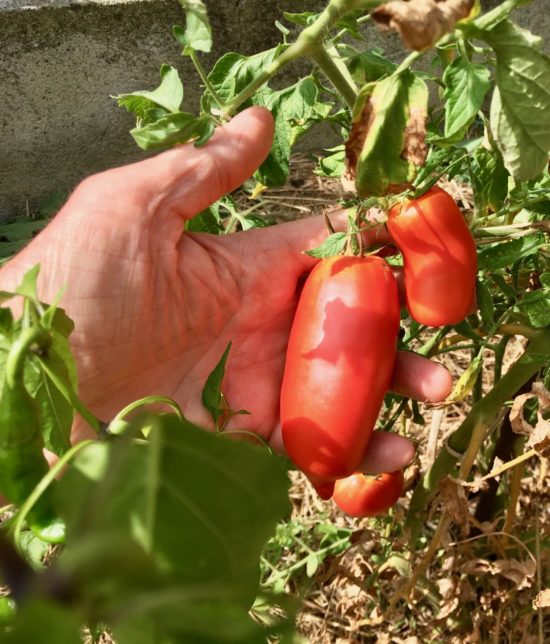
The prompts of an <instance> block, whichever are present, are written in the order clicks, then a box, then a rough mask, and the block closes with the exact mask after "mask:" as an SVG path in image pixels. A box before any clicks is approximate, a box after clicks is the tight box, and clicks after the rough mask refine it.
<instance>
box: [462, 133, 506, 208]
mask: <svg viewBox="0 0 550 644" xmlns="http://www.w3.org/2000/svg"><path fill="white" fill-rule="evenodd" d="M470 161H471V162H470V168H469V169H470V180H471V182H472V187H473V189H474V197H475V204H476V208H477V209H478V210H479V211H481V212H483V213H485V212H487V211H488V210H490V211H491V212H498V211H499V210H500V209H501V208H502V205H503V203H504V200H505V199H506V196H507V194H508V177H509V175H508V171H507V170H506V168H505V167H504V163H503V162H502V157H501V155H500V153H499V152H498V151H494V150H488V149H487V148H485V147H484V146H482V145H480V146H479V147H478V148H476V150H475V152H474V154H473V156H472V157H471V159H470Z"/></svg>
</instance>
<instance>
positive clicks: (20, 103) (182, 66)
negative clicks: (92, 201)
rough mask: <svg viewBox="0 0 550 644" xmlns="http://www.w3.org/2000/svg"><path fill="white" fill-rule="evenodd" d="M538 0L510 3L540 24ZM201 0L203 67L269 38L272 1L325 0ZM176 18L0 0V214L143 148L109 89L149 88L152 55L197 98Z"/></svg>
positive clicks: (386, 43) (141, 8) (146, 2)
mask: <svg viewBox="0 0 550 644" xmlns="http://www.w3.org/2000/svg"><path fill="white" fill-rule="evenodd" d="M546 2H547V0H535V2H534V3H533V4H532V5H531V6H530V7H529V8H528V9H527V10H525V11H524V12H523V13H518V18H520V22H522V23H523V24H525V25H526V26H529V27H530V28H531V29H532V30H533V31H534V32H535V33H539V34H544V33H545V31H547V30H548V28H549V27H550V15H549V14H548V12H545V10H544V8H543V5H544V3H546ZM206 4H207V6H208V9H209V14H210V17H211V21H212V25H213V30H214V38H215V51H214V52H213V53H212V55H211V56H207V57H204V63H205V65H206V67H208V66H209V65H210V64H212V63H213V62H214V61H215V60H216V58H217V57H219V55H220V54H221V53H223V52H226V51H240V52H242V53H244V54H249V53H253V52H257V51H261V50H263V49H266V48H268V47H269V46H273V45H274V44H276V43H277V42H279V40H280V33H279V32H278V31H277V29H276V28H275V26H274V22H275V20H276V19H277V18H279V17H280V16H281V13H282V11H293V12H299V11H304V10H308V9H309V10H312V9H315V8H320V7H322V6H324V4H325V2H324V0H206ZM493 4H496V2H494V1H492V0H486V2H485V5H486V6H488V5H489V6H490V5H493ZM177 23H179V24H183V23H184V18H183V13H182V10H181V8H180V6H179V4H178V2H177V0H95V1H93V0H0V43H1V47H0V96H1V97H2V102H1V105H2V108H1V110H0V154H1V156H0V219H2V218H5V217H7V216H11V215H13V214H17V213H21V212H24V210H25V206H26V203H27V202H28V203H29V205H30V207H31V210H32V209H33V208H34V207H36V206H37V204H39V203H40V202H41V200H43V199H44V198H45V197H47V196H48V195H50V194H52V193H54V192H56V191H59V190H62V191H69V190H70V189H72V187H74V185H75V184H76V183H77V182H78V181H79V180H80V179H81V178H83V177H84V176H87V175H88V174H90V173H92V172H96V171H99V170H101V169H104V168H107V167H111V166H114V165H120V164H122V163H126V162H129V161H131V160H134V159H138V158H140V157H142V155H143V154H144V153H143V152H141V151H140V150H139V149H138V148H137V147H136V146H135V144H134V142H133V140H132V139H131V137H130V135H129V134H128V130H129V129H130V128H131V127H132V126H133V118H132V117H131V116H130V115H128V114H127V113H126V112H124V111H123V110H121V109H119V108H118V107H116V104H115V102H114V101H113V100H112V99H111V98H110V95H111V94H118V93H122V92H128V91H133V90H136V89H145V88H153V87H155V86H156V84H157V83H158V71H159V67H160V64H161V63H163V62H166V63H169V64H171V65H174V66H176V67H178V69H179V70H180V74H181V76H182V79H183V81H184V85H185V89H186V100H185V103H186V105H185V107H186V108H187V109H191V110H193V109H195V108H196V104H197V98H198V96H199V95H200V89H199V86H198V82H197V76H196V74H195V72H194V70H193V69H192V67H191V66H190V65H189V64H188V61H187V60H186V59H184V58H182V57H181V56H180V48H179V45H178V44H177V43H176V42H175V41H174V40H173V39H172V37H171V28H172V25H174V24H177ZM368 34H369V39H371V41H372V42H373V44H377V45H382V46H383V47H384V48H385V50H386V53H387V54H388V55H390V56H391V57H393V58H394V59H399V58H400V57H401V56H402V54H403V52H402V49H401V46H400V44H399V40H398V39H397V37H396V36H394V35H390V36H381V35H380V34H378V32H377V31H376V30H374V29H372V28H371V29H370V30H369V31H368ZM296 71H297V70H296V69H294V70H289V72H288V73H290V74H292V73H296ZM284 80H285V79H283V81H284ZM328 142H329V141H328V139H327V133H326V131H323V130H317V132H314V133H313V135H312V136H310V137H309V139H308V140H307V141H306V145H307V146H309V147H319V146H321V145H323V144H325V143H328Z"/></svg>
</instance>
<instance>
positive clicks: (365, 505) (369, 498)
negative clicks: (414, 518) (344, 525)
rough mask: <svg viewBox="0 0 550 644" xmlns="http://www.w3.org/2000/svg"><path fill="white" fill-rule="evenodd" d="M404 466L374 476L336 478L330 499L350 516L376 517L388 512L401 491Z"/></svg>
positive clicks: (356, 475)
mask: <svg viewBox="0 0 550 644" xmlns="http://www.w3.org/2000/svg"><path fill="white" fill-rule="evenodd" d="M403 482H404V478H403V470H398V471H397V472H389V473H386V474H380V475H379V476H377V477H374V476H367V475H366V474H361V473H357V474H353V475H352V476H348V477H347V478H345V479H341V480H340V481H336V484H335V486H334V494H333V496H332V500H333V501H334V503H336V505H337V506H338V507H339V508H340V510H342V511H343V512H345V513H346V514H349V515H350V516H352V517H375V516H377V515H378V514H383V513H384V512H387V510H389V509H390V508H391V507H392V505H394V504H395V503H396V501H397V499H398V498H399V497H400V496H401V494H402V492H403Z"/></svg>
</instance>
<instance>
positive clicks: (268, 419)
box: [0, 108, 450, 471]
mask: <svg viewBox="0 0 550 644" xmlns="http://www.w3.org/2000/svg"><path fill="white" fill-rule="evenodd" d="M272 136H273V120H272V117H271V115H270V114H269V112H267V110H265V109H263V108H251V109H249V110H247V111H245V112H243V113H241V114H239V115H238V116H237V117H235V118H234V119H233V120H232V121H231V122H230V123H228V124H227V125H225V126H224V127H223V128H220V129H219V130H218V131H217V132H216V134H215V135H214V137H213V138H212V139H211V140H210V141H209V142H208V143H207V144H206V145H205V146H204V147H202V148H194V147H193V146H192V145H186V146H178V147H177V148H174V149H172V150H169V151H167V152H164V153H162V154H160V155H157V156H155V157H152V158H148V159H146V160H144V161H141V162H138V163H135V164H132V165H128V166H124V167H120V168H115V169H112V170H108V171H106V172H103V173H100V174H98V175H94V176H92V177H90V178H88V179H86V180H85V181H83V182H82V183H81V184H80V186H78V187H77V188H76V190H75V191H74V193H73V194H72V195H71V197H70V198H69V200H68V202H67V203H66V205H65V206H64V207H63V209H62V210H61V211H60V212H59V213H58V215H57V216H56V217H55V218H54V220H53V221H52V222H51V223H50V224H49V225H48V226H47V227H46V228H45V229H44V230H43V231H42V232H41V233H40V234H39V235H38V236H37V237H36V238H35V239H34V240H33V241H32V242H31V243H30V244H29V245H28V246H27V247H26V248H25V249H24V250H23V251H22V252H21V253H20V254H19V255H18V256H16V257H15V258H14V259H13V260H11V261H10V262H9V263H8V264H7V265H6V266H5V267H3V268H2V269H1V270H0V288H2V289H7V290H9V289H10V288H13V286H15V285H16V284H17V283H18V282H19V280H20V279H21V277H22V275H23V274H24V272H25V271H26V270H27V269H28V268H30V267H31V266H33V265H35V264H36V263H38V262H40V263H41V265H42V268H41V273H40V277H39V282H38V288H39V293H40V296H41V298H42V299H43V300H44V301H51V300H52V299H53V297H54V296H55V294H56V293H57V292H58V290H59V289H60V288H61V287H62V286H64V285H65V286H66V290H65V292H64V294H63V297H62V300H61V306H62V307H63V308H65V310H66V311H67V313H68V315H69V316H70V317H71V318H72V319H73V320H74V322H75V325H76V326H75V331H74V333H73V335H72V336H71V345H72V348H73V350H74V353H75V358H76V361H77V368H78V376H79V395H80V397H81V398H82V400H83V402H84V403H85V404H86V405H87V406H88V407H89V408H90V409H91V410H92V411H93V412H94V413H95V414H96V415H97V416H98V417H99V418H101V419H102V420H109V419H110V418H111V417H112V416H113V415H114V414H115V413H116V412H117V411H119V410H120V409H121V408H122V407H123V406H124V405H126V404H128V403H129V402H131V401H133V400H136V399H138V398H141V397H144V396H147V395H152V394H159V395H166V396H171V397H173V398H174V399H175V400H176V401H177V402H178V403H179V404H180V406H181V407H182V409H183V411H184V413H185V414H186V416H187V417H188V418H189V419H190V420H192V421H194V422H197V423H201V424H203V425H206V426H208V425H209V424H211V421H210V419H209V417H208V415H207V413H206V412H205V410H204V409H203V408H202V405H201V402H200V401H201V391H202V387H203V385H204V382H205V380H206V377H207V376H208V374H209V373H210V371H211V370H212V368H213V367H214V366H215V364H216V363H217V362H218V360H219V358H220V357H221V355H222V353H223V351H224V349H225V348H226V346H227V343H228V342H229V341H230V340H231V341H232V342H233V347H232V350H231V354H230V357H229V361H228V364H227V371H226V378H225V380H224V392H225V393H226V395H227V398H228V400H229V402H230V404H231V405H232V406H233V407H234V408H236V409H240V408H244V409H247V410H249V411H250V412H252V415H250V416H239V417H238V420H235V419H234V423H238V426H239V427H243V428H247V429H251V430H253V431H255V432H257V433H258V434H260V435H261V436H263V437H264V438H267V439H269V440H270V441H271V443H272V445H274V446H275V448H276V449H280V447H281V442H280V432H279V392H280V385H281V379H282V373H283V367H284V356H285V350H286V344H287V341H288V334H289V330H290V326H291V323H292V318H293V315H294V311H295V307H296V303H297V285H298V282H299V280H300V279H301V278H302V277H303V276H304V274H305V273H306V272H307V271H309V270H310V269H311V268H312V267H313V266H314V265H315V263H316V260H314V259H313V258H311V257H309V256H307V255H304V254H303V250H304V249H307V248H311V247H313V246H316V245H318V244H319V243H320V242H321V241H322V240H323V239H324V238H325V236H326V228H325V225H324V222H323V221H322V218H317V217H314V218H311V219H308V220H302V221H297V222H292V223H288V224H282V225H279V226H274V227H270V228H264V229H255V230H250V231H247V232H241V233H237V234H233V235H227V236H221V237H216V236H210V235H206V234H198V233H193V234H191V233H189V234H188V233H185V234H184V233H183V220H185V219H189V218H190V217H192V216H194V215H195V214H196V213H198V212H200V211H201V210H203V209H204V208H205V207H207V206H208V205H209V204H210V203H212V202H214V201H215V200H216V199H218V198H219V197H220V196H221V195H223V194H225V193H227V192H228V191H231V190H234V189H235V188H237V187H238V186H239V185H241V184H242V182H243V181H244V180H245V179H246V178H248V177H249V176H250V175H252V173H253V172H254V170H255V169H256V168H257V167H258V166H259V164H260V163H261V162H262V160H263V159H264V158H265V156H266V155H267V154H268V151H269V148H270V146H271V141H272ZM344 222H345V215H342V216H341V221H340V220H339V219H338V217H336V218H335V221H334V223H335V225H336V226H337V227H338V226H339V225H340V226H342V225H344ZM371 235H379V236H382V237H383V236H384V235H386V236H387V233H385V232H384V231H381V232H380V231H373V232H372V233H371ZM367 241H368V240H367ZM401 358H403V356H401ZM418 360H420V363H419V362H418ZM411 365H412V366H413V367H414V369H413V371H414V378H409V376H408V375H407V374H408V373H409V372H410V367H411ZM419 365H420V366H419ZM400 369H401V371H399V370H400ZM398 372H399V373H401V376H400V378H399V380H400V382H399V389H400V390H401V391H403V393H409V394H411V395H414V396H416V397H419V398H421V399H433V400H436V399H441V398H442V397H445V396H446V395H447V393H448V389H449V388H450V377H449V375H448V373H447V372H446V371H445V370H444V369H443V367H441V366H439V365H436V364H434V363H430V362H429V361H426V360H424V359H423V358H419V357H417V356H413V355H412V354H410V355H409V356H405V357H404V358H403V359H399V360H398V366H397V369H396V374H397V373H398ZM419 375H420V378H419ZM90 431H91V430H90V429H89V428H88V427H86V426H85V425H84V424H83V423H82V422H78V421H77V422H76V423H75V427H74V431H73V439H74V440H77V439H80V438H82V437H84V436H89V435H90ZM370 455H372V462H370V464H369V462H368V459H367V463H366V467H368V468H370V469H378V467H379V468H380V469H381V470H386V471H388V470H391V469H398V468H399V467H402V465H403V464H404V463H406V462H408V461H410V459H411V458H412V456H413V449H412V446H411V445H410V443H409V442H408V441H407V440H405V439H403V438H401V437H397V436H392V435H385V436H382V437H381V439H380V438H377V439H376V440H373V441H372V442H371V446H370V451H369V456H370ZM388 464H389V465H390V467H388Z"/></svg>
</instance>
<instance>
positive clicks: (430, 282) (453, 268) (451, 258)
mask: <svg viewBox="0 0 550 644" xmlns="http://www.w3.org/2000/svg"><path fill="white" fill-rule="evenodd" d="M387 226H388V230H389V232H390V234H391V236H392V237H393V239H394V241H395V243H396V244H397V246H398V247H399V249H400V251H401V253H402V254H403V263H404V273H405V292H406V300H407V308H408V309H409V312H410V314H411V316H412V317H413V318H414V319H415V320H416V321H417V322H420V323H421V324H426V325H427V326H444V325H446V324H458V322H460V321H461V320H463V319H464V318H465V317H466V315H467V314H468V313H469V312H470V310H471V307H472V305H473V303H474V297H475V285H476V273H477V256H476V246H475V242H474V239H473V237H472V234H471V233H470V230H469V228H468V226H467V224H466V222H465V220H464V217H463V216H462V213H461V212H460V210H459V209H458V206H457V205H456V203H455V202H454V200H453V198H452V197H451V196H450V195H449V194H447V193H446V192H445V191H444V190H442V189H441V188H432V189H431V190H429V191H428V192H426V193H425V194H423V195H422V196H421V197H419V198H418V199H413V200H405V201H404V202H403V203H401V204H399V205H397V206H394V207H393V208H392V209H391V210H390V213H389V216H388V224H387Z"/></svg>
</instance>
